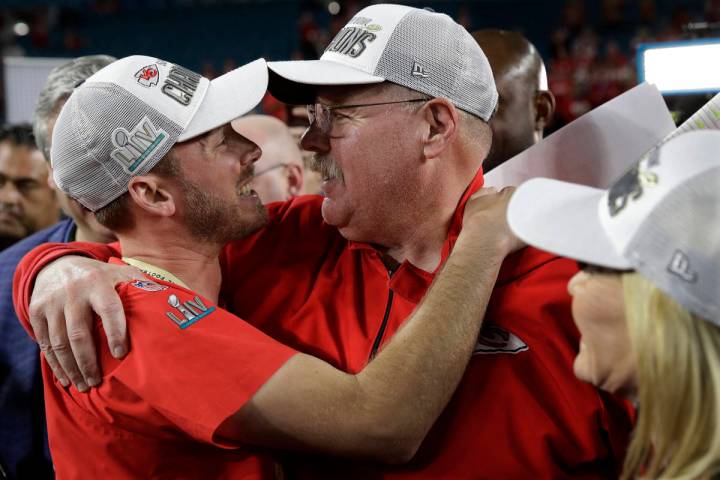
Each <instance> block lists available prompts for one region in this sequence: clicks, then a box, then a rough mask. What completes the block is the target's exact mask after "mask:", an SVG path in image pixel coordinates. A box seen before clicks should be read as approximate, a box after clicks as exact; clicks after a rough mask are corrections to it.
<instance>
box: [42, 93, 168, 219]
mask: <svg viewBox="0 0 720 480" xmlns="http://www.w3.org/2000/svg"><path fill="white" fill-rule="evenodd" d="M148 121H149V122H148ZM181 133H182V128H181V127H180V126H179V125H178V124H176V123H175V122H173V121H171V120H170V119H168V118H167V117H166V116H165V115H163V114H161V113H160V112H158V111H157V110H155V109H154V108H152V107H149V106H148V105H147V104H146V103H144V102H142V101H140V100H139V99H138V98H137V97H135V96H134V95H131V94H130V93H129V92H127V91H126V90H125V89H124V88H122V87H119V86H117V85H113V84H111V83H92V84H85V85H84V86H83V88H80V89H76V90H75V92H74V93H73V94H72V95H71V96H70V98H69V99H68V101H67V103H66V104H65V107H64V108H63V109H62V111H61V113H60V116H59V117H58V121H57V123H56V127H55V131H54V132H53V140H52V149H51V161H52V166H53V176H54V179H55V183H56V184H57V185H58V187H60V188H61V189H62V191H63V192H65V193H66V194H68V195H69V196H71V197H73V198H75V199H77V200H78V201H79V202H80V203H81V204H82V205H83V206H85V207H86V208H88V209H89V210H91V211H93V212H94V211H97V210H99V209H101V208H102V207H104V206H106V205H107V204H108V203H110V202H112V201H113V200H115V199H116V198H118V197H119V196H120V195H122V194H123V193H125V192H126V191H127V186H128V182H129V181H130V179H131V178H132V176H133V175H142V174H145V173H147V172H149V171H150V170H151V169H152V168H153V167H154V166H155V165H156V164H157V163H158V162H159V161H160V160H161V159H162V158H163V157H164V156H165V154H166V153H167V152H168V151H169V150H170V148H171V147H172V146H173V145H174V144H175V142H176V141H177V139H178V136H179V135H180V134H181Z"/></svg>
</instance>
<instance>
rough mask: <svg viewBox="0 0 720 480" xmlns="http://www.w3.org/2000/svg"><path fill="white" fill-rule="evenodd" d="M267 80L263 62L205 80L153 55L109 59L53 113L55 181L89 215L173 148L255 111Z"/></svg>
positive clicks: (261, 60) (52, 152)
mask: <svg viewBox="0 0 720 480" xmlns="http://www.w3.org/2000/svg"><path fill="white" fill-rule="evenodd" d="M267 81H268V73H267V64H266V63H265V60H263V59H258V60H255V61H253V62H251V63H249V64H247V65H244V66H242V67H239V68H237V69H235V70H233V71H231V72H229V73H226V74H225V75H222V76H220V77H218V78H216V79H214V80H212V81H210V80H208V79H207V78H205V77H202V76H200V75H199V74H197V73H195V72H192V71H190V70H188V69H186V68H183V67H181V66H180V65H175V64H172V63H170V62H166V61H164V60H160V59H157V58H154V57H147V56H141V55H134V56H130V57H126V58H122V59H120V60H117V61H116V62H113V63H111V64H110V65H108V66H107V67H105V68H103V69H102V70H100V71H98V72H97V73H95V74H94V75H93V76H91V77H90V78H88V79H87V80H86V81H85V82H84V83H83V84H82V85H80V86H79V87H77V88H76V89H75V91H74V92H73V94H72V95H71V96H70V98H69V99H68V101H67V102H66V103H65V106H64V107H63V109H62V111H61V112H60V115H59V116H58V119H57V122H56V123H55V128H54V131H53V138H52V147H51V150H50V158H51V163H52V167H53V177H54V179H55V183H56V184H57V185H58V187H60V188H61V189H62V191H63V192H65V193H67V194H68V195H69V196H70V197H72V198H74V199H76V200H78V201H79V202H80V203H81V204H82V205H84V206H85V207H86V208H88V209H89V210H91V211H93V212H94V211H97V210H99V209H101V208H102V207H104V206H106V205H107V204H108V203H110V202H112V201H113V200H115V199H116V198H118V197H119V196H120V195H122V194H123V193H125V192H126V191H127V185H128V182H129V181H130V178H132V176H134V175H143V174H145V173H147V172H149V171H150V170H151V169H152V168H153V167H154V166H155V165H156V164H157V163H158V162H159V161H160V160H161V159H162V158H163V157H164V156H165V154H166V153H167V152H168V151H169V150H170V148H171V147H172V146H173V145H174V144H175V143H177V142H183V141H186V140H190V139H191V138H193V137H196V136H198V135H201V134H203V133H206V132H208V131H210V130H212V129H214V128H217V127H219V126H221V125H224V124H226V123H229V122H230V121H232V120H234V119H235V118H237V117H240V116H241V115H244V114H245V113H247V112H249V111H250V110H252V109H253V108H255V106H256V105H257V104H258V103H260V101H261V100H262V98H263V96H264V95H265V91H266V89H267Z"/></svg>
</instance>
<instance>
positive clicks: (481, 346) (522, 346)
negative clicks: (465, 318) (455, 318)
mask: <svg viewBox="0 0 720 480" xmlns="http://www.w3.org/2000/svg"><path fill="white" fill-rule="evenodd" d="M525 350H528V346H527V344H526V343H525V342H523V341H522V340H520V337H518V336H517V335H515V334H514V333H511V332H508V331H507V330H505V329H503V328H500V327H498V326H497V325H491V324H487V323H486V324H485V325H484V326H483V327H482V330H481V331H480V337H479V338H478V343H477V345H475V350H473V355H493V354H498V353H512V354H516V353H520V352H524V351H525Z"/></svg>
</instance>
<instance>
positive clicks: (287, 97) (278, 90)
mask: <svg viewBox="0 0 720 480" xmlns="http://www.w3.org/2000/svg"><path fill="white" fill-rule="evenodd" d="M267 65H268V69H269V70H270V82H269V84H268V90H269V91H270V93H271V94H272V96H273V97H275V98H277V99H278V100H280V101H281V102H285V103H289V104H291V105H306V104H309V103H314V102H315V94H316V91H317V88H318V87H320V86H337V85H367V84H372V83H380V82H384V81H385V79H384V78H382V77H377V76H375V75H370V74H369V73H366V72H363V71H362V70H358V69H357V68H353V67H348V66H347V65H343V64H342V63H338V62H331V61H328V60H292V61H286V62H268V64H267Z"/></svg>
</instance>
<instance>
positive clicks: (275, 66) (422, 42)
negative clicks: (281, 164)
mask: <svg viewBox="0 0 720 480" xmlns="http://www.w3.org/2000/svg"><path fill="white" fill-rule="evenodd" d="M268 68H270V71H271V73H270V85H269V89H270V93H272V94H273V95H274V96H275V97H276V98H278V99H279V100H281V101H283V102H286V103H292V104H309V103H314V101H315V99H314V97H315V88H316V87H317V86H320V85H363V84H372V83H380V82H383V81H389V82H392V83H396V84H398V85H402V86H405V87H407V88H410V89H412V90H416V91H418V92H421V93H424V94H426V95H429V96H431V97H444V98H447V99H448V100H450V101H451V102H452V103H453V104H455V106H456V107H458V108H460V109H462V110H465V111H466V112H468V113H471V114H473V115H475V116H477V117H480V118H481V119H483V120H485V121H488V120H489V119H490V117H491V116H492V114H493V113H494V112H495V107H496V105H497V100H498V93H497V90H496V88H495V80H494V79H493V74H492V70H491V69H490V64H489V63H488V60H487V57H486V56H485V54H484V53H483V51H482V49H481V48H480V46H479V45H478V44H477V42H476V41H475V40H474V39H473V38H472V36H471V35H470V34H469V33H468V32H467V30H465V29H464V28H463V27H462V26H460V25H458V24H457V23H455V21H453V20H452V19H451V18H450V17H448V16H447V15H444V14H440V13H434V12H430V11H428V10H421V9H417V8H412V7H406V6H401V5H388V4H379V5H372V6H370V7H367V8H364V9H362V10H360V11H359V12H358V13H357V14H356V15H355V16H354V17H353V18H352V19H351V20H350V21H349V22H348V23H347V25H345V27H344V28H343V29H342V30H340V32H339V33H338V34H337V35H336V36H335V38H334V39H333V41H332V42H330V45H328V47H327V48H326V49H325V53H323V55H322V57H320V60H305V61H303V60H300V61H288V62H268Z"/></svg>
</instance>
